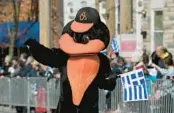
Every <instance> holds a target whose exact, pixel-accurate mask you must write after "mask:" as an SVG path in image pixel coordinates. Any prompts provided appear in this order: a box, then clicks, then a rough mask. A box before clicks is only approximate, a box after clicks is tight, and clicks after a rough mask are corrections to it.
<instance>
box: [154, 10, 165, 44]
mask: <svg viewBox="0 0 174 113" xmlns="http://www.w3.org/2000/svg"><path fill="white" fill-rule="evenodd" d="M154 42H155V47H156V46H158V45H163V11H154Z"/></svg>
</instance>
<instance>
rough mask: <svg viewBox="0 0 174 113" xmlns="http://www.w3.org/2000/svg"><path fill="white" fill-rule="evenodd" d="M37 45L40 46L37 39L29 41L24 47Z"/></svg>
mask: <svg viewBox="0 0 174 113" xmlns="http://www.w3.org/2000/svg"><path fill="white" fill-rule="evenodd" d="M36 44H38V42H37V41H36V40H35V39H31V38H30V39H28V40H27V41H26V42H25V43H24V45H26V46H29V47H30V46H33V45H36Z"/></svg>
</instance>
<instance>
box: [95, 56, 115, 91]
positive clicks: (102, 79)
mask: <svg viewBox="0 0 174 113" xmlns="http://www.w3.org/2000/svg"><path fill="white" fill-rule="evenodd" d="M99 58H100V70H99V75H98V87H99V88H100V89H105V90H109V91H112V90H113V89H114V88H115V85H116V79H107V78H109V77H110V75H111V68H110V63H109V59H108V58H107V57H106V56H104V55H99Z"/></svg>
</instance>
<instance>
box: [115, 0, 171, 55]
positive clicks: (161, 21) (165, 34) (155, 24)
mask: <svg viewBox="0 0 174 113" xmlns="http://www.w3.org/2000/svg"><path fill="white" fill-rule="evenodd" d="M124 1H126V0H124ZM136 1H137V0H132V11H131V15H132V16H131V18H127V19H128V21H129V20H131V21H132V22H131V23H130V24H132V25H131V26H132V28H131V30H132V32H131V33H132V34H136V33H137V29H140V30H141V31H146V32H147V36H146V38H145V39H143V44H142V46H144V47H145V48H146V49H147V50H148V51H149V52H153V51H154V50H155V48H156V46H158V45H164V46H165V47H167V48H168V50H169V51H170V52H172V53H173V54H174V0H139V1H142V7H143V10H142V11H144V12H145V14H146V16H145V17H144V18H141V22H140V24H141V27H140V28H137V26H136V23H137V17H136V14H137V13H140V12H137V11H136V8H137V7H136ZM116 10H117V11H118V10H120V9H118V8H117V9H116ZM124 10H125V9H124ZM121 12H122V11H120V13H121ZM118 24H124V23H121V22H117V25H116V26H119V25H118ZM120 30H121V29H120V28H119V27H117V31H120ZM120 34H121V33H120V32H118V33H117V35H120ZM123 34H124V33H123ZM129 34H130V33H129Z"/></svg>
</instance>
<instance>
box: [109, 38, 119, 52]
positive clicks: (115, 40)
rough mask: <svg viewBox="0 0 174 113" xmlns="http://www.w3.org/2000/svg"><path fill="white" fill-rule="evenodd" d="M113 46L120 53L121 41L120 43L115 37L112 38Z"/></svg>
mask: <svg viewBox="0 0 174 113" xmlns="http://www.w3.org/2000/svg"><path fill="white" fill-rule="evenodd" d="M111 47H112V50H113V51H114V52H115V53H119V51H120V49H119V43H118V40H117V39H116V38H113V39H112V42H111Z"/></svg>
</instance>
